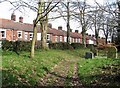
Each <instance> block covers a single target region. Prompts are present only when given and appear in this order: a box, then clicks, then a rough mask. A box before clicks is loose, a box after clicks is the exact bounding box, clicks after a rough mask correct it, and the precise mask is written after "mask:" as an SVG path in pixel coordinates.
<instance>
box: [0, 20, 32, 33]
mask: <svg viewBox="0 0 120 88" xmlns="http://www.w3.org/2000/svg"><path fill="white" fill-rule="evenodd" d="M0 28H4V29H14V30H21V31H22V30H23V31H33V25H32V24H27V23H20V22H14V21H12V20H8V19H2V18H0Z"/></svg>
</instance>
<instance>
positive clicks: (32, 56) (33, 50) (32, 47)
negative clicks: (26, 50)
mask: <svg viewBox="0 0 120 88" xmlns="http://www.w3.org/2000/svg"><path fill="white" fill-rule="evenodd" d="M36 38H37V26H36V24H34V28H33V38H32V46H31V52H30V58H34V52H35V49H34V47H35V42H36Z"/></svg>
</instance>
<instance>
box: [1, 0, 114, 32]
mask: <svg viewBox="0 0 120 88" xmlns="http://www.w3.org/2000/svg"><path fill="white" fill-rule="evenodd" d="M96 1H97V2H98V3H100V4H103V3H104V1H105V0H96ZM108 1H113V0H108ZM87 2H88V3H89V4H91V5H94V0H87ZM11 8H12V5H10V4H9V3H6V2H4V3H0V18H5V19H10V18H11V14H12V12H13V11H12V10H11ZM15 15H16V21H17V22H18V21H19V17H20V16H22V17H23V18H24V20H23V21H24V23H33V20H34V19H35V17H36V13H34V12H32V11H30V10H27V12H26V13H20V12H19V11H16V12H15ZM53 15H54V14H53ZM50 23H52V26H53V27H54V28H58V26H62V27H63V29H64V30H66V23H65V21H64V20H63V19H62V18H61V19H56V20H54V21H51V22H50ZM70 26H71V29H74V30H76V29H78V26H79V24H76V22H71V24H70ZM74 30H73V31H74ZM78 30H80V31H81V29H80V28H79V29H78ZM88 33H92V31H91V30H90V31H88ZM92 34H94V33H92Z"/></svg>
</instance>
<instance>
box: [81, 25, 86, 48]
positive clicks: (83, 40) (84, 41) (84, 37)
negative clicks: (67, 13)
mask: <svg viewBox="0 0 120 88" xmlns="http://www.w3.org/2000/svg"><path fill="white" fill-rule="evenodd" d="M82 44H83V45H84V48H86V36H85V28H84V27H82Z"/></svg>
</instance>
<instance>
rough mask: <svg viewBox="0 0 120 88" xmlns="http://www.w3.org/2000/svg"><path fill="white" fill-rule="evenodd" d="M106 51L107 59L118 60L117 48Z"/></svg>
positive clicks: (113, 47) (109, 48) (112, 47)
mask: <svg viewBox="0 0 120 88" xmlns="http://www.w3.org/2000/svg"><path fill="white" fill-rule="evenodd" d="M106 50H107V58H117V48H116V47H115V46H109V47H107V48H106Z"/></svg>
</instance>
